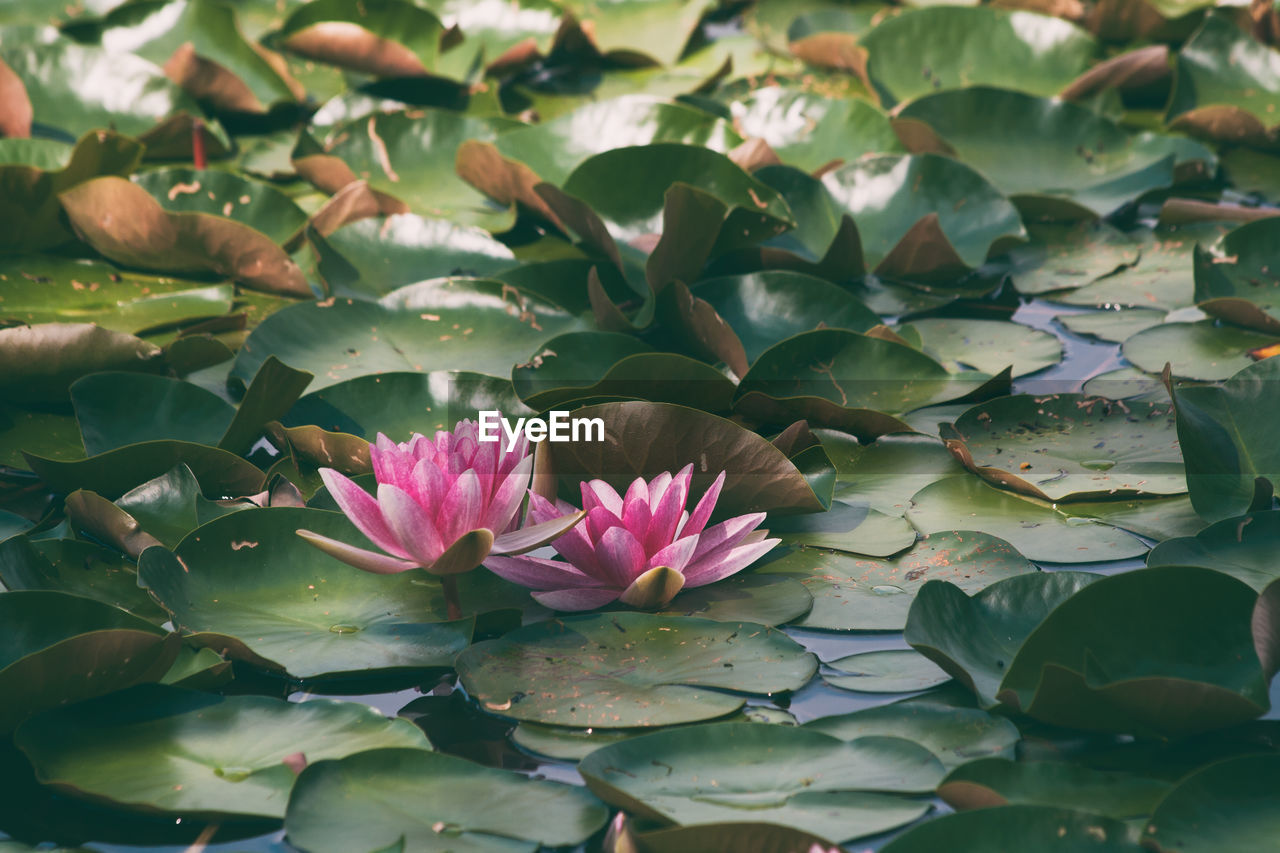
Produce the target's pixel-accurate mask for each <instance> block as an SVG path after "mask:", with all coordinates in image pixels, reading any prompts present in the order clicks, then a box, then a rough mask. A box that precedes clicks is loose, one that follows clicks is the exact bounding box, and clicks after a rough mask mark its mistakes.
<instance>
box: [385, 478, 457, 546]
mask: <svg viewBox="0 0 1280 853" xmlns="http://www.w3.org/2000/svg"><path fill="white" fill-rule="evenodd" d="M378 506H380V507H382V517H383V518H384V519H386V522H387V527H389V528H390V529H391V533H392V535H394V536H395V537H396V539H397V540H398V541H399V543H400V547H401V548H403V549H404V550H405V551H407V552H408V553H409V554H410V555H412V557H413V559H415V560H417V561H418V562H419V564H420V565H423V566H429V565H431V564H432V563H434V562H435V561H436V560H437V559H438V558H439V557H440V554H441V553H443V552H444V542H442V541H441V538H440V533H439V531H437V530H436V526H435V525H434V524H432V523H431V519H430V518H428V517H427V514H426V512H424V511H423V509H422V507H421V506H420V505H419V504H418V502H417V501H415V500H414V499H413V498H412V497H411V496H410V495H409V493H408V492H406V491H405V490H404V489H401V488H399V487H398V486H393V485H391V484H390V483H381V484H379V485H378Z"/></svg>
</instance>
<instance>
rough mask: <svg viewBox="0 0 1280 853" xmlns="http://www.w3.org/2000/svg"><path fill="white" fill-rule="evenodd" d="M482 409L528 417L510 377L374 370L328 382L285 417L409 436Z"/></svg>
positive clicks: (357, 432)
mask: <svg viewBox="0 0 1280 853" xmlns="http://www.w3.org/2000/svg"><path fill="white" fill-rule="evenodd" d="M482 411H498V412H502V413H503V414H504V415H505V416H507V417H512V418H515V417H526V416H528V415H532V414H533V411H532V410H531V409H529V408H528V407H526V406H525V405H524V404H523V403H521V402H520V398H519V397H517V396H516V394H515V391H514V390H513V389H512V387H511V383H510V381H508V380H506V379H499V378H497V377H494V376H484V375H482V374H479V373H463V372H460V371H448V370H441V371H434V372H431V373H373V374H370V375H367V376H359V377H357V378H355V379H347V380H344V381H342V382H338V383H337V384H334V385H329V386H328V387H326V388H322V389H321V390H319V391H315V392H313V393H311V394H308V395H306V396H305V397H303V398H302V399H300V400H298V402H297V403H295V404H294V405H293V408H291V409H290V410H289V412H288V413H287V414H286V415H285V416H284V418H283V419H282V420H283V423H284V425H285V426H287V427H296V426H303V425H305V424H314V425H316V426H319V427H322V428H323V429H326V430H330V431H332V432H343V433H348V434H349V435H352V436H356V437H359V438H361V439H364V440H365V441H366V442H372V441H373V440H374V439H375V438H376V437H377V435H378V433H384V434H386V435H387V436H389V437H391V438H392V439H394V440H395V441H408V440H409V438H410V437H411V436H412V435H413V433H415V432H420V433H423V434H424V435H430V434H431V433H432V432H433V431H436V430H451V429H453V426H454V424H456V423H457V422H458V421H460V420H464V419H467V418H470V419H471V420H475V419H476V418H477V417H479V413H480V412H482Z"/></svg>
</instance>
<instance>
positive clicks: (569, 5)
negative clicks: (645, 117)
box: [564, 0, 711, 65]
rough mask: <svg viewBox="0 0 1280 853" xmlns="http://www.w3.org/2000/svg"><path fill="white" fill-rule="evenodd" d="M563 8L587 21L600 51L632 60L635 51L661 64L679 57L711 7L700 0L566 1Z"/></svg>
mask: <svg viewBox="0 0 1280 853" xmlns="http://www.w3.org/2000/svg"><path fill="white" fill-rule="evenodd" d="M564 7H565V8H566V9H567V10H568V11H570V12H571V13H573V15H574V16H575V17H577V18H578V19H579V20H581V21H584V22H588V23H589V24H590V28H591V36H590V38H591V41H592V44H594V45H595V47H596V49H597V50H599V51H600V52H602V53H604V54H606V55H612V56H614V57H616V58H619V59H632V60H633V57H634V55H635V54H637V53H639V54H641V56H644V57H648V58H650V59H651V60H653V61H656V62H658V63H661V64H663V65H671V64H673V63H675V62H676V61H677V60H678V59H680V58H681V56H682V55H683V53H684V52H685V48H686V47H687V46H688V44H689V40H690V38H691V37H692V36H693V34H694V31H695V30H696V29H697V27H698V24H699V22H700V21H701V20H702V17H703V15H704V14H705V13H706V12H707V11H709V9H710V8H711V7H710V5H709V4H707V3H706V2H704V0H657V2H655V1H654V0H603V2H601V0H595V2H585V0H570V2H566V3H565V4H564ZM633 61H634V60H633Z"/></svg>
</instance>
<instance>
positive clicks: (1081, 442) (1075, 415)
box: [942, 394, 1187, 501]
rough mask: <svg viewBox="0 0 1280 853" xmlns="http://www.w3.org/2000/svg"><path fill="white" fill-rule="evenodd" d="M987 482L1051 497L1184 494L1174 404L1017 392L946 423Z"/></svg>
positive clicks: (946, 435)
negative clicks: (1038, 395)
mask: <svg viewBox="0 0 1280 853" xmlns="http://www.w3.org/2000/svg"><path fill="white" fill-rule="evenodd" d="M942 435H943V439H944V440H945V441H946V443H947V446H948V447H949V448H950V449H951V451H952V452H953V453H955V454H956V455H957V456H958V457H959V458H960V459H962V460H963V461H964V463H965V465H966V466H968V467H969V468H970V470H972V471H974V472H975V473H977V474H978V475H979V476H981V477H983V478H984V479H987V480H990V481H991V482H993V483H996V484H997V485H1001V486H1004V487H1006V488H1009V489H1013V490H1014V491H1017V492H1021V493H1023V494H1027V495H1031V496H1032V497H1037V498H1041V499H1042V500H1047V501H1061V500H1078V499H1082V498H1104V497H1112V496H1117V495H1119V496H1126V497H1127V496H1130V495H1171V494H1179V493H1181V492H1184V491H1186V487H1187V481H1186V477H1185V475H1184V474H1183V467H1182V451H1181V449H1180V448H1179V446H1178V438H1177V429H1176V424H1175V422H1174V417H1173V407H1172V406H1171V405H1169V404H1167V403H1165V404H1161V403H1139V402H1137V401H1132V402H1129V403H1124V402H1113V401H1111V400H1107V399H1103V398H1101V397H1086V396H1085V395H1083V394H1053V395H1050V396H1048V397H1037V396H1034V395H1031V394H1018V395H1015V396H1012V397H1001V398H999V399H996V400H991V401H989V402H986V403H981V404H979V405H977V406H974V407H973V408H972V409H970V410H969V411H967V412H965V413H964V414H963V415H962V416H961V417H960V418H959V420H957V421H956V422H955V424H954V425H953V426H948V425H944V426H943V427H942Z"/></svg>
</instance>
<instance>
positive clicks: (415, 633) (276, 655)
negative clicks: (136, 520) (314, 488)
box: [138, 507, 479, 678]
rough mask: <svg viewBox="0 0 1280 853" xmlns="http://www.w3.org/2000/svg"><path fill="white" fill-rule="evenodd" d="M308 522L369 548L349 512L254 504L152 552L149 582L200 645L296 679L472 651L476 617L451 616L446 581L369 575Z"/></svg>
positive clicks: (142, 575) (425, 663) (146, 558)
mask: <svg viewBox="0 0 1280 853" xmlns="http://www.w3.org/2000/svg"><path fill="white" fill-rule="evenodd" d="M299 529H303V530H312V531H314V532H316V533H319V534H320V535H322V536H328V537H330V538H336V539H339V540H341V541H345V542H348V543H350V544H352V545H360V546H363V545H365V544H366V540H365V538H364V537H363V536H362V535H361V534H360V533H359V532H357V531H356V530H355V528H354V527H353V526H352V525H351V523H350V522H349V521H347V519H346V516H343V515H342V514H340V513H334V512H326V511H324V510H313V509H295V508H289V507H280V508H271V509H249V510H244V511H241V512H237V513H233V514H231V515H229V516H224V517H223V518H220V519H215V520H214V521H211V522H209V523H208V524H205V525H202V526H201V527H199V528H198V529H197V530H195V531H194V532H192V533H191V534H190V535H188V536H187V537H186V538H185V539H183V541H182V542H180V543H179V544H178V546H177V548H176V549H175V550H174V551H173V552H169V551H166V550H165V549H162V548H152V549H148V550H147V551H144V552H143V554H142V557H141V558H140V559H139V561H138V581H139V583H141V584H142V585H144V586H146V587H147V588H148V589H150V590H151V592H152V593H153V594H154V595H155V596H156V598H157V599H158V600H159V601H160V603H161V605H163V606H164V607H165V609H166V610H168V611H169V612H170V613H172V614H173V619H174V623H175V624H177V625H180V626H182V628H184V629H186V630H187V631H189V632H192V633H193V634H194V636H195V638H196V641H197V642H199V643H200V644H201V645H205V646H208V647H209V648H213V649H215V650H218V651H222V650H224V649H225V650H226V651H227V653H228V654H230V655H232V656H234V657H238V658H240V659H243V660H249V661H251V662H253V663H257V664H259V665H262V666H266V667H268V668H271V669H275V670H278V671H284V672H288V673H289V674H290V675H292V676H294V677H296V678H316V677H319V676H338V675H341V676H352V675H365V674H369V673H370V672H372V671H375V670H377V671H380V672H384V673H385V672H386V671H388V670H391V671H395V670H412V669H426V668H431V667H447V666H448V665H449V664H450V663H451V662H452V660H453V657H454V655H456V654H457V653H458V652H460V651H462V649H464V648H466V646H467V644H468V642H469V641H470V638H471V628H472V622H471V620H470V619H467V620H463V621H456V622H446V621H445V619H446V616H445V607H444V593H443V590H442V588H441V586H440V583H439V581H438V580H437V579H436V578H433V577H430V576H428V575H427V574H426V573H425V572H419V571H410V572H403V573H400V574H396V575H385V576H384V575H374V574H370V573H368V572H362V571H361V570H359V569H355V568H352V567H350V566H348V565H346V564H345V563H341V562H339V561H337V560H335V559H333V558H332V557H329V556H327V555H325V554H323V553H321V552H320V551H317V550H316V549H315V548H313V547H311V546H310V545H309V544H307V543H306V542H305V541H304V540H303V539H301V538H300V537H299V536H298V535H297V531H298V530H299ZM232 555H234V556H232ZM463 595H464V601H466V593H465V591H464V593H463ZM478 603H479V602H478V601H477V600H476V598H475V597H472V598H471V600H470V601H468V602H467V606H468V607H471V608H474V607H476V606H477V604H478Z"/></svg>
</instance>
